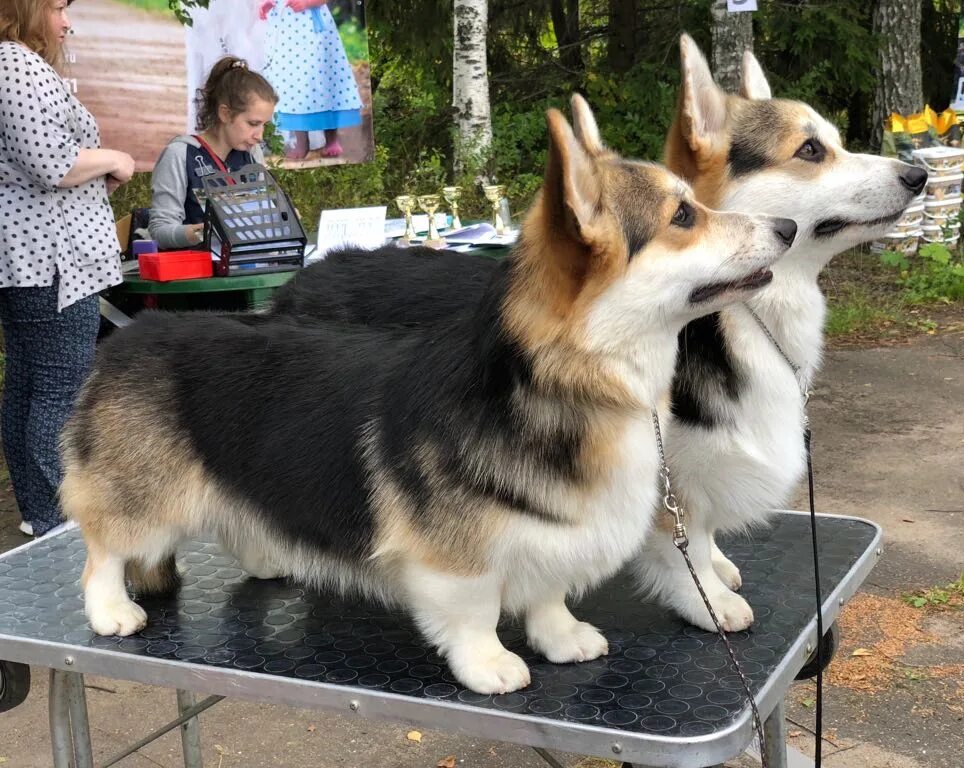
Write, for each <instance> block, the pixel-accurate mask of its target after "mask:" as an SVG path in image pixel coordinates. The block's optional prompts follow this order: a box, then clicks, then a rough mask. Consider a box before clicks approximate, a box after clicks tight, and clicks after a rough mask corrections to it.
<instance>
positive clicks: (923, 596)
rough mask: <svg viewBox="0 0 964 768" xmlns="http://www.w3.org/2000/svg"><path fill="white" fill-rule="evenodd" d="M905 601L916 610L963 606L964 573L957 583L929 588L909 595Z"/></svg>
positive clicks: (904, 598)
mask: <svg viewBox="0 0 964 768" xmlns="http://www.w3.org/2000/svg"><path fill="white" fill-rule="evenodd" d="M902 599H903V601H904V602H905V603H907V604H908V605H911V606H913V607H914V608H925V607H938V608H939V607H942V606H947V605H957V606H959V605H961V602H962V600H964V573H962V574H961V577H960V578H959V579H958V580H957V581H952V582H951V583H950V584H945V585H944V586H943V587H929V588H928V589H921V590H918V591H917V592H913V593H910V594H907V595H903V597H902Z"/></svg>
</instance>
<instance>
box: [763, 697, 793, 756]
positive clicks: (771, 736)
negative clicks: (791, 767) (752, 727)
mask: <svg viewBox="0 0 964 768" xmlns="http://www.w3.org/2000/svg"><path fill="white" fill-rule="evenodd" d="M763 738H764V739H766V756H767V763H768V764H769V766H770V768H787V708H786V704H784V702H783V700H782V699H781V700H780V703H779V704H777V705H776V707H774V708H773V711H772V712H771V713H770V715H769V716H768V717H767V719H766V720H764V721H763Z"/></svg>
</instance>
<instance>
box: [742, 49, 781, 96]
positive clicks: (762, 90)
mask: <svg viewBox="0 0 964 768" xmlns="http://www.w3.org/2000/svg"><path fill="white" fill-rule="evenodd" d="M740 96H742V97H743V98H745V99H770V98H773V95H772V94H771V92H770V84H769V83H768V82H767V76H766V75H765V74H764V73H763V67H761V66H760V62H759V61H757V60H756V56H754V55H753V53H751V52H750V51H744V52H743V71H742V74H741V77H740Z"/></svg>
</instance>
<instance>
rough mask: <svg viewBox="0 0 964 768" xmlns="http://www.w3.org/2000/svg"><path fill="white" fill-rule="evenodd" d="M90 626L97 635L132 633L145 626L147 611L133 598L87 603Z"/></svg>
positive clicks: (124, 634) (125, 634)
mask: <svg viewBox="0 0 964 768" xmlns="http://www.w3.org/2000/svg"><path fill="white" fill-rule="evenodd" d="M87 618H88V619H90V628H91V629H93V630H94V632H96V633H97V634H98V635H120V636H121V637H126V636H127V635H133V634H134V633H135V632H138V631H140V630H142V629H144V627H145V626H147V613H145V611H144V609H143V608H141V607H140V606H139V605H138V604H137V603H135V602H134V601H133V600H130V599H127V600H113V601H110V602H104V603H100V604H97V603H94V604H88V606H87Z"/></svg>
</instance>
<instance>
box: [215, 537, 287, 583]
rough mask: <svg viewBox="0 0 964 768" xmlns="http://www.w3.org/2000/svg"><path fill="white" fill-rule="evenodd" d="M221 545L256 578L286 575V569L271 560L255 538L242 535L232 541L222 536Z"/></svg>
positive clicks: (276, 577)
mask: <svg viewBox="0 0 964 768" xmlns="http://www.w3.org/2000/svg"><path fill="white" fill-rule="evenodd" d="M221 546H222V547H223V548H224V549H225V550H226V551H228V552H230V553H231V554H232V555H233V556H234V559H235V560H237V561H238V563H239V564H240V565H241V567H242V568H243V569H244V570H245V571H246V572H247V573H248V574H249V575H250V576H253V577H254V578H256V579H278V578H281V577H282V576H285V575H286V573H285V571H284V569H283V568H282V567H281V566H280V565H277V564H276V563H275V562H273V561H272V560H271V558H270V557H269V555H268V553H267V552H266V551H265V548H264V547H263V546H261V545H260V543H259V542H258V540H256V539H254V538H248V537H241V538H238V539H237V540H233V541H231V540H228V539H227V538H224V537H222V538H221Z"/></svg>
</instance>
